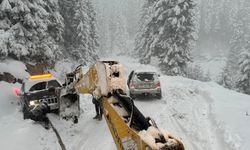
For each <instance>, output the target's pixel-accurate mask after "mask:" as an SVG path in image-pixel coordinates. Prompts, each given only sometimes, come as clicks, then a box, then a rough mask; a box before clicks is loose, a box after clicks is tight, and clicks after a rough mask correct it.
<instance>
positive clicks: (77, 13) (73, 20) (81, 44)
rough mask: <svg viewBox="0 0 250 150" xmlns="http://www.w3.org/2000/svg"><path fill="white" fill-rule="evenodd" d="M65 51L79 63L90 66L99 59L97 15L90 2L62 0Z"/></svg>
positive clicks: (87, 0) (84, 0) (86, 0)
mask: <svg viewBox="0 0 250 150" xmlns="http://www.w3.org/2000/svg"><path fill="white" fill-rule="evenodd" d="M60 5H61V13H62V15H63V17H64V23H65V31H64V39H65V43H64V46H65V49H66V50H67V52H68V53H69V55H70V56H71V57H72V58H73V59H74V60H75V61H78V62H79V63H82V64H88V63H92V62H93V61H95V60H96V59H97V58H98V57H97V48H98V42H97V38H98V36H97V31H96V15H95V11H94V8H93V6H92V2H91V1H89V0H72V1H71V0H62V1H61V3H60Z"/></svg>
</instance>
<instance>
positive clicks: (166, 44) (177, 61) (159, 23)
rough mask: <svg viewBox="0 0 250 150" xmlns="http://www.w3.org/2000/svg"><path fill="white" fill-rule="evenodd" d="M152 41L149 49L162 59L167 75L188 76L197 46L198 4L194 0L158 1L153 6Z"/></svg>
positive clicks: (162, 66)
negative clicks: (196, 22) (188, 67)
mask: <svg viewBox="0 0 250 150" xmlns="http://www.w3.org/2000/svg"><path fill="white" fill-rule="evenodd" d="M154 11H155V15H154V18H153V19H152V21H153V22H154V23H153V24H154V30H153V31H152V32H153V34H154V35H153V37H154V39H153V41H152V42H151V41H150V43H151V44H150V46H148V47H149V48H150V49H152V50H151V51H149V53H151V54H152V55H153V56H158V57H159V59H160V67H161V69H162V71H163V72H165V73H166V74H168V75H185V69H186V67H187V62H189V61H190V59H191V58H190V51H191V49H192V48H193V46H194V40H195V37H194V33H195V31H196V29H195V27H196V25H195V18H196V15H195V12H194V11H195V4H194V1H193V0H159V1H158V2H157V3H156V4H155V6H154Z"/></svg>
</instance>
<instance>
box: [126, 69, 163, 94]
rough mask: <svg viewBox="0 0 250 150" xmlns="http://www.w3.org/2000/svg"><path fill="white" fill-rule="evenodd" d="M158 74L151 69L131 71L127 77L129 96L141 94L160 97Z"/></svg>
mask: <svg viewBox="0 0 250 150" xmlns="http://www.w3.org/2000/svg"><path fill="white" fill-rule="evenodd" d="M159 76H160V75H159V74H157V73H156V72H153V71H132V72H131V73H130V75H129V77H128V81H127V84H128V88H129V93H130V97H131V98H133V99H135V98H136V97H138V96H140V95H142V96H146V95H152V96H156V97H157V98H159V99H160V98H161V97H162V93H161V83H160V80H159Z"/></svg>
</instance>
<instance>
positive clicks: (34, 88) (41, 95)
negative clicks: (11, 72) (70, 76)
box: [20, 77, 61, 112]
mask: <svg viewBox="0 0 250 150" xmlns="http://www.w3.org/2000/svg"><path fill="white" fill-rule="evenodd" d="M57 88H61V84H60V82H59V81H58V80H57V79H56V78H54V77H48V78H35V79H28V80H25V81H24V82H23V84H22V88H21V91H20V98H21V101H20V102H21V107H22V110H23V112H24V111H25V110H32V109H33V108H34V107H36V106H37V105H39V104H40V102H42V101H46V103H47V104H48V106H49V107H50V110H51V111H55V112H56V111H58V108H59V104H58V94H57V92H56V91H57V90H56V89H57Z"/></svg>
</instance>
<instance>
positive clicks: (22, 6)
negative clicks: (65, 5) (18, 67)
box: [0, 0, 63, 64]
mask: <svg viewBox="0 0 250 150" xmlns="http://www.w3.org/2000/svg"><path fill="white" fill-rule="evenodd" d="M0 9H1V11H0V20H1V23H0V24H1V25H0V30H1V32H2V33H3V34H2V35H4V36H1V38H0V39H1V43H3V46H1V47H4V48H1V49H0V55H1V56H4V57H6V56H7V57H11V58H14V59H19V60H23V61H33V62H44V63H45V64H47V63H52V62H53V60H54V59H55V57H57V56H60V52H59V51H58V45H59V43H61V42H62V41H63V39H62V30H63V22H62V20H63V19H62V17H61V15H60V14H59V13H58V11H59V7H58V3H57V1H47V0H40V1H29V0H22V1H16V0H3V1H1V4H0ZM5 48H6V49H5ZM3 49H5V50H4V51H3Z"/></svg>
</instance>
